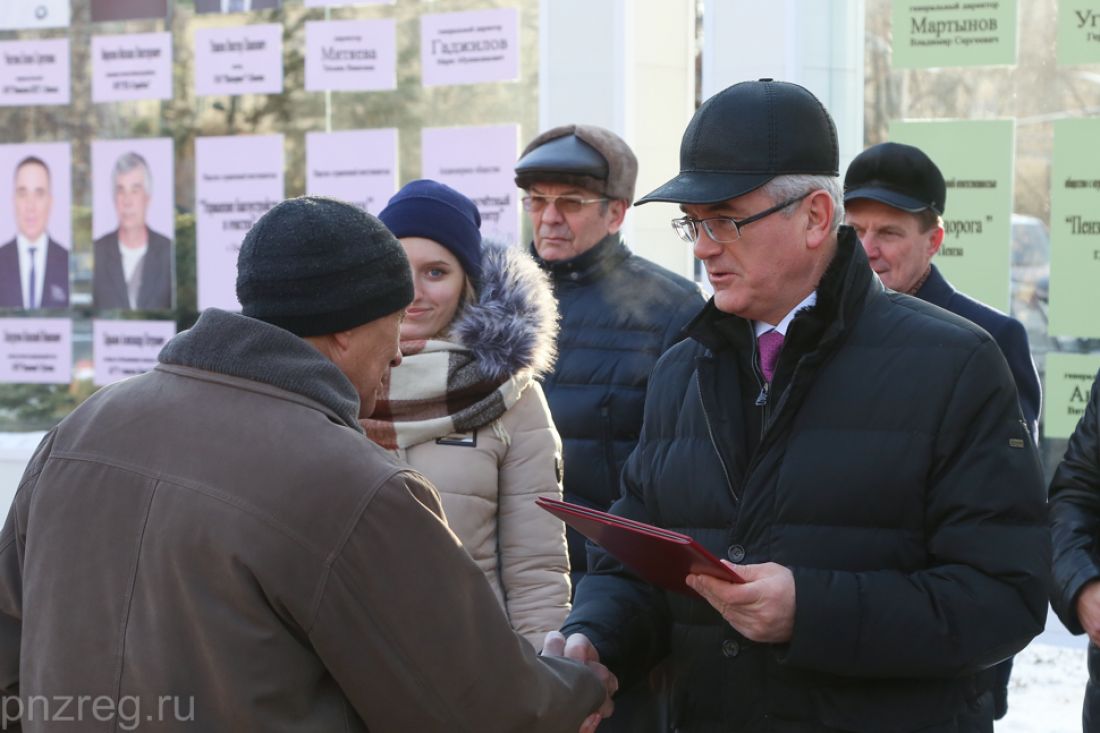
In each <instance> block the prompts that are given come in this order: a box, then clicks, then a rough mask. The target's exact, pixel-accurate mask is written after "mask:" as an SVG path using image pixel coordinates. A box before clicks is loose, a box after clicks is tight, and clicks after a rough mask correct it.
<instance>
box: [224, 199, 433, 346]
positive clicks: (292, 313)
mask: <svg viewBox="0 0 1100 733" xmlns="http://www.w3.org/2000/svg"><path fill="white" fill-rule="evenodd" d="M237 299H238V300H240V302H241V309H242V312H243V313H244V315H246V316H250V317H252V318H256V319H258V320H261V321H266V322H267V323H271V324H274V325H276V326H279V327H281V328H285V329H286V330H288V331H290V332H291V333H294V334H297V335H299V336H321V335H324V334H329V333H338V332H340V331H346V330H348V329H351V328H355V327H356V326H361V325H363V324H364V323H368V322H369V321H373V320H375V319H377V318H381V317H382V316H387V315H389V314H391V313H394V312H396V311H399V310H402V309H403V308H405V307H406V306H408V305H409V303H411V302H412V300H413V284H412V272H411V271H410V270H409V261H408V259H407V258H406V257H405V250H404V249H403V248H402V247H401V243H400V242H398V241H397V239H395V238H394V236H393V235H392V234H390V232H389V230H387V229H386V227H384V226H383V225H382V223H381V222H380V221H378V219H376V218H375V217H373V216H371V215H370V214H368V213H366V212H365V211H363V210H362V209H359V208H357V207H355V206H352V205H351V204H346V203H344V202H343V201H336V200H335V199H329V198H323V197H319V196H302V197H300V198H294V199H288V200H286V201H283V202H282V203H280V204H277V205H276V206H275V207H274V208H272V209H271V210H270V211H268V212H267V213H266V214H264V215H263V216H262V217H260V219H259V221H257V222H256V223H255V224H254V225H253V226H252V229H250V230H249V232H248V234H247V235H246V236H245V238H244V242H243V243H242V244H241V251H240V254H239V255H238V257H237Z"/></svg>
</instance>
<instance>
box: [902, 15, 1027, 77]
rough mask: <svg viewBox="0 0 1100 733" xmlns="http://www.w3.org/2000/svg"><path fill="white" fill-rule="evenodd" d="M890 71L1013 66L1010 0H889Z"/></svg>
mask: <svg viewBox="0 0 1100 733" xmlns="http://www.w3.org/2000/svg"><path fill="white" fill-rule="evenodd" d="M892 2H893V5H892V8H891V16H890V18H891V24H892V28H891V34H892V35H893V39H894V49H893V51H894V58H893V64H894V68H896V69H927V68H930V67H937V66H983V65H989V64H1014V63H1016V0H990V1H989V2H977V1H973V0H972V1H971V2H934V1H932V0H892Z"/></svg>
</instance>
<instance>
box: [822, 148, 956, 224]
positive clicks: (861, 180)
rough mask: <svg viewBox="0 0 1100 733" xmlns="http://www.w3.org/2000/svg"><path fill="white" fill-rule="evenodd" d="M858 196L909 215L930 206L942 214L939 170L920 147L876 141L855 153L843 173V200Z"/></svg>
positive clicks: (943, 197)
mask: <svg viewBox="0 0 1100 733" xmlns="http://www.w3.org/2000/svg"><path fill="white" fill-rule="evenodd" d="M859 199H871V200H872V201H879V202H881V203H884V204H886V205H887V206H893V207H894V208H895V209H901V210H902V211H908V212H910V213H913V214H915V213H917V212H919V211H924V210H925V209H932V210H933V211H935V212H936V213H937V214H940V215H942V214H943V210H944V207H945V205H946V203H947V202H946V199H947V186H946V185H945V184H944V182H943V173H941V172H940V169H939V168H938V167H937V166H936V164H935V163H933V162H932V159H931V158H929V157H928V156H927V155H925V154H924V151H923V150H921V149H920V148H915V147H913V146H912V145H902V144H901V143H880V144H878V145H872V146H871V147H869V148H867V149H866V150H864V151H863V152H862V153H860V154H859V155H857V156H856V157H855V159H853V160H852V164H851V165H849V166H848V172H847V173H845V174H844V202H845V203H847V202H849V201H856V200H859Z"/></svg>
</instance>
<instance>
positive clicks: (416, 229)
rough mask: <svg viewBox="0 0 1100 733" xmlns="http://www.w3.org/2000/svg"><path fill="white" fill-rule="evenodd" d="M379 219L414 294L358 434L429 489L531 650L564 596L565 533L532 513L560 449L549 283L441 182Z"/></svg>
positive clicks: (397, 200) (413, 192)
mask: <svg viewBox="0 0 1100 733" xmlns="http://www.w3.org/2000/svg"><path fill="white" fill-rule="evenodd" d="M379 218H380V219H381V220H382V221H383V223H385V224H386V226H387V227H389V228H390V230H391V231H392V232H393V233H394V234H395V235H396V236H397V237H398V239H399V240H400V241H401V244H402V245H403V246H404V248H405V253H406V254H407V255H408V258H409V265H410V266H411V267H412V271H413V283H414V286H415V289H416V296H415V299H414V300H413V302H412V305H410V306H409V307H408V309H407V310H406V314H405V321H404V323H403V325H402V327H401V353H402V356H403V361H402V362H401V365H400V366H398V367H396V368H394V369H393V370H392V371H391V373H390V378H389V381H388V382H387V383H385V384H384V386H383V393H382V394H381V395H380V396H379V400H378V403H377V406H376V408H375V411H374V413H373V414H372V415H371V417H370V418H369V419H364V420H362V424H363V427H364V428H365V429H366V431H367V435H369V436H370V437H371V439H372V440H374V441H375V442H377V443H379V444H380V445H382V446H383V447H386V448H390V449H392V450H395V451H397V452H398V454H399V455H400V457H401V458H403V459H404V460H405V461H407V462H408V463H409V464H411V465H412V466H413V467H414V468H415V469H417V470H418V471H420V472H421V473H423V474H424V475H425V476H427V477H428V478H429V479H430V480H431V481H432V483H434V484H435V486H436V487H437V488H438V489H439V493H440V498H441V499H442V502H443V508H444V511H445V512H446V515H447V521H448V524H450V526H451V528H452V529H453V530H454V532H455V534H456V535H458V537H459V539H461V540H462V543H463V544H464V545H465V546H466V549H467V551H468V552H469V553H470V555H471V556H472V557H473V558H474V560H475V561H476V562H477V563H478V565H479V566H480V567H481V569H482V570H483V571H484V572H485V575H486V577H487V578H488V579H489V582H490V584H491V585H492V586H493V588H494V589H495V590H496V591H497V594H498V597H499V598H500V601H501V604H502V605H503V607H504V608H505V610H506V612H507V614H508V617H509V619H510V620H511V622H512V627H513V628H514V629H515V630H516V631H518V632H520V633H521V634H522V635H523V636H524V637H525V638H526V639H527V640H528V641H530V642H531V643H532V644H533V645H534V646H535V648H536V649H538V648H541V646H542V640H543V637H544V636H545V634H546V632H548V631H552V630H557V629H558V627H559V626H560V625H561V622H562V621H563V620H564V619H565V616H566V614H567V613H568V611H569V595H570V593H569V559H568V554H567V550H566V541H565V530H564V527H563V525H562V524H561V522H559V521H558V520H557V519H555V518H554V517H552V516H551V515H549V514H547V513H546V512H544V511H543V510H541V509H539V508H538V507H537V506H536V505H535V498H536V497H539V496H546V497H552V498H561V439H560V438H559V437H558V433H557V430H555V428H554V423H553V421H552V419H551V417H550V410H549V408H548V407H547V404H546V398H545V397H544V396H543V393H542V388H541V387H540V386H539V384H538V382H537V381H536V380H537V378H538V377H539V376H540V375H542V374H543V373H545V372H546V371H547V370H549V369H550V367H551V366H552V365H553V361H554V357H555V340H556V337H557V319H558V313H557V305H556V302H555V300H554V297H553V294H552V293H551V291H550V285H549V282H548V281H547V279H546V276H545V274H544V273H543V272H542V271H541V270H540V269H539V268H538V267H537V265H536V264H535V263H534V261H533V260H532V259H531V257H530V255H528V254H527V253H526V252H525V251H523V250H522V249H520V248H517V247H504V246H500V245H496V244H492V243H489V242H484V243H483V242H482V239H481V233H480V231H479V227H480V226H481V216H480V214H479V213H478V210H477V207H476V206H475V205H474V203H473V202H472V201H471V200H470V199H468V198H467V197H465V196H463V195H462V194H460V193H459V192H458V191H455V190H454V189H453V188H450V187H449V186H446V185H444V184H442V183H438V182H436V181H429V180H418V181H413V182H412V183H409V184H408V185H406V186H405V187H404V188H402V189H401V190H400V191H398V192H397V194H396V195H395V196H394V197H393V198H392V199H390V201H389V204H388V205H387V206H386V208H385V209H383V210H382V212H381V213H380V214H379Z"/></svg>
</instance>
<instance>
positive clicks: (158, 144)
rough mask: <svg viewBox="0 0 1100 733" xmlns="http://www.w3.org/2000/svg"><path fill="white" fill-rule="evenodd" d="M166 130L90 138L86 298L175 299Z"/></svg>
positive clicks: (142, 305)
mask: <svg viewBox="0 0 1100 733" xmlns="http://www.w3.org/2000/svg"><path fill="white" fill-rule="evenodd" d="M174 192H175V180H174V176H173V167H172V140H171V139H170V138H141V139H136V140H95V141H93V142H92V238H93V242H92V258H93V260H92V306H93V307H94V308H95V309H96V310H170V309H171V308H172V305H173V303H174V302H175V251H174V246H173V240H174V238H175V234H174V232H175V226H174V221H173V201H174V198H175V195H174Z"/></svg>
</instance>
